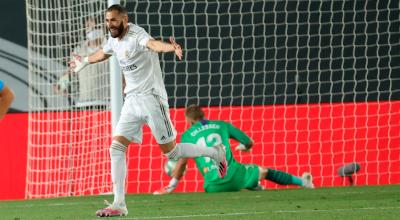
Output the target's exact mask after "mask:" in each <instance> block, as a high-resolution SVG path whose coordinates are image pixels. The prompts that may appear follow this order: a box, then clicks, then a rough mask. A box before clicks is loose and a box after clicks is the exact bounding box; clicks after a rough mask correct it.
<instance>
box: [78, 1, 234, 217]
mask: <svg viewBox="0 0 400 220" xmlns="http://www.w3.org/2000/svg"><path fill="white" fill-rule="evenodd" d="M105 16H106V19H105V20H106V25H107V29H108V30H109V32H110V35H111V37H110V38H109V39H108V41H107V42H106V44H105V45H104V46H103V48H102V49H100V50H98V51H97V52H95V53H94V54H92V55H90V56H88V57H80V56H79V55H75V58H74V60H73V61H71V62H70V65H71V67H72V68H73V69H74V71H75V72H76V73H77V72H79V71H80V70H82V69H83V68H84V67H85V66H87V65H88V64H92V63H97V62H101V61H104V60H106V59H108V58H109V57H110V56H111V55H112V54H114V55H116V56H117V59H118V61H119V65H120V66H121V69H122V71H123V75H124V77H125V82H126V86H125V88H124V93H125V94H126V96H125V102H124V105H123V107H122V111H121V116H120V119H119V121H118V124H117V126H116V129H115V131H114V134H113V141H112V143H111V146H110V156H111V178H112V181H113V193H114V201H113V203H112V204H109V205H108V207H106V208H104V209H100V210H98V211H97V212H96V215H97V216H99V217H110V216H124V215H127V214H128V210H127V208H126V204H125V192H124V190H125V177H126V169H127V168H126V155H125V154H126V149H127V147H128V145H129V144H130V143H131V142H132V141H133V142H136V143H141V142H142V127H143V124H145V123H146V124H147V125H148V126H149V127H150V129H151V131H152V134H153V136H154V137H155V139H156V140H157V143H158V144H159V146H160V148H161V151H162V152H163V153H164V155H165V156H167V157H168V158H169V159H174V160H177V159H178V158H194V157H199V156H206V157H210V158H213V159H214V160H215V162H216V163H217V165H218V167H219V174H220V177H221V178H223V177H224V175H225V174H226V171H227V168H228V167H227V165H226V159H225V151H224V147H223V146H222V145H220V146H216V147H214V148H207V147H200V146H196V145H194V144H186V143H185V144H184V143H179V144H177V143H176V142H175V138H176V130H175V128H174V127H173V125H172V123H171V120H170V116H169V107H168V99H167V98H168V96H167V92H166V90H165V86H164V82H163V78H162V73H161V68H160V63H159V58H158V53H160V52H163V53H164V52H174V53H175V54H176V56H177V57H178V58H179V59H180V60H181V59H182V49H181V47H180V45H179V44H177V43H176V42H175V41H174V39H173V38H170V42H171V43H165V42H162V41H158V40H154V39H153V38H152V37H151V36H150V35H149V34H148V33H147V32H146V31H145V30H144V29H143V28H141V27H139V26H137V25H135V24H132V23H128V15H127V11H126V9H125V8H124V7H122V6H120V5H112V6H110V7H109V8H108V9H107V10H106V15H105Z"/></svg>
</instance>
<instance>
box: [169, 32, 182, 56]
mask: <svg viewBox="0 0 400 220" xmlns="http://www.w3.org/2000/svg"><path fill="white" fill-rule="evenodd" d="M169 42H170V43H171V44H172V46H174V48H175V55H176V56H177V57H178V59H179V60H182V57H183V51H182V47H181V45H179V44H178V43H176V41H175V38H174V37H170V38H169Z"/></svg>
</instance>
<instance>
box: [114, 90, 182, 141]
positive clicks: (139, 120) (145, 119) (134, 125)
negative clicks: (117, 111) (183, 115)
mask: <svg viewBox="0 0 400 220" xmlns="http://www.w3.org/2000/svg"><path fill="white" fill-rule="evenodd" d="M144 124H147V125H148V126H149V127H150V129H151V132H152V134H153V136H154V138H155V139H156V141H157V143H158V144H166V143H168V142H171V141H173V140H175V138H176V130H175V128H174V126H173V125H172V123H171V119H170V116H169V106H168V101H167V100H165V99H162V98H160V97H159V96H158V95H154V94H148V95H134V94H133V95H132V94H129V95H128V96H127V97H126V98H125V102H124V106H123V107H122V111H121V116H120V118H119V121H118V124H117V127H116V129H115V132H114V136H124V137H125V138H126V139H128V140H129V141H133V142H135V143H142V138H143V125H144Z"/></svg>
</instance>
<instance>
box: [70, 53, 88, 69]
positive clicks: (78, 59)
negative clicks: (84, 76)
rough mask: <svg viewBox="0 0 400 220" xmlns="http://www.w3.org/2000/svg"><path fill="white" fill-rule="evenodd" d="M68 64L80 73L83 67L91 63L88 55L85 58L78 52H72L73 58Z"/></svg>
mask: <svg viewBox="0 0 400 220" xmlns="http://www.w3.org/2000/svg"><path fill="white" fill-rule="evenodd" d="M68 64H69V67H70V69H72V71H73V72H74V73H78V72H79V71H81V70H82V69H83V68H85V67H86V66H87V65H88V64H89V62H88V59H87V57H85V58H83V57H82V56H80V55H78V54H76V53H72V60H71V61H70V62H68Z"/></svg>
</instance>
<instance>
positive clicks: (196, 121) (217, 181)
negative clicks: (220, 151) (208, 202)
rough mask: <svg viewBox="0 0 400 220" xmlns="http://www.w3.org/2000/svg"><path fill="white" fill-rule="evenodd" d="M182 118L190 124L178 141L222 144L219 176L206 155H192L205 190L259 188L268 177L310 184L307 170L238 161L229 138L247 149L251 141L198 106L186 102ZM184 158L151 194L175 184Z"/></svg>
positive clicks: (310, 177)
mask: <svg viewBox="0 0 400 220" xmlns="http://www.w3.org/2000/svg"><path fill="white" fill-rule="evenodd" d="M185 116H186V120H187V121H188V122H189V123H190V124H191V127H190V128H189V129H188V130H186V131H185V132H184V133H183V134H182V138H181V142H182V143H194V144H197V145H199V146H207V147H212V146H215V145H218V144H223V145H224V146H225V151H226V160H227V162H228V172H227V174H226V176H225V177H224V178H223V179H221V178H219V177H218V167H217V165H216V164H215V163H214V161H213V160H211V159H210V158H208V157H196V158H195V161H196V165H197V168H198V169H199V171H200V172H201V174H202V176H203V178H204V186H203V187H204V191H205V192H230V191H239V190H242V189H249V190H254V189H260V188H261V187H260V185H259V181H261V180H270V181H272V182H274V183H277V184H280V185H298V186H301V187H303V188H311V189H312V188H314V184H313V183H312V176H311V174H310V173H303V175H302V177H297V176H294V175H291V174H289V173H285V172H282V171H278V170H273V169H270V168H266V167H262V166H258V165H255V164H241V163H238V162H237V161H236V160H235V158H234V157H233V155H232V151H231V149H230V145H229V139H230V138H233V139H235V140H237V141H239V142H240V145H239V146H237V147H236V149H237V150H241V151H249V150H250V149H251V147H252V146H253V144H254V143H253V141H252V140H251V139H250V137H249V136H247V135H246V134H245V133H244V132H242V131H241V130H239V129H238V128H236V127H234V126H233V125H232V124H230V123H228V122H224V121H214V120H207V119H205V118H204V112H203V111H202V109H201V108H200V107H199V106H196V105H190V106H189V107H188V108H186V111H185ZM186 164H187V158H181V159H179V161H178V162H177V165H176V167H175V169H174V171H173V173H172V179H171V181H170V182H169V184H168V186H166V187H164V188H162V189H160V190H157V191H155V192H154V194H155V195H162V194H168V193H171V192H173V190H174V189H175V188H176V187H177V185H178V182H179V179H180V178H181V177H182V176H183V174H184V171H185V168H186Z"/></svg>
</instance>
